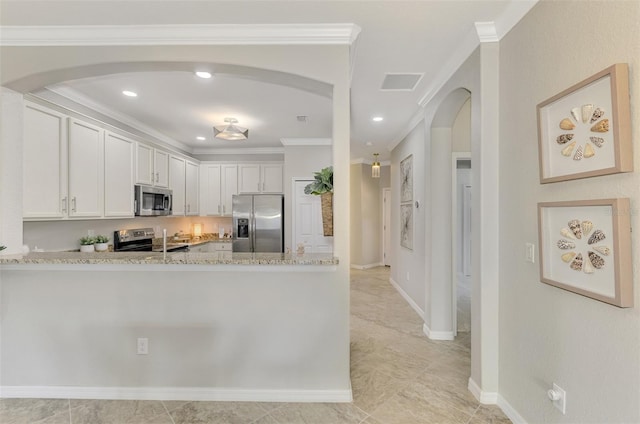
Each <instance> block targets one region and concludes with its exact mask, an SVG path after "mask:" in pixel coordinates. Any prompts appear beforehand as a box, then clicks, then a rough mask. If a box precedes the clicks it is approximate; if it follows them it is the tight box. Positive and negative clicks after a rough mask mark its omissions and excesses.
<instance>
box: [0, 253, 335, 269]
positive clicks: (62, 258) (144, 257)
mask: <svg viewBox="0 0 640 424" xmlns="http://www.w3.org/2000/svg"><path fill="white" fill-rule="evenodd" d="M338 263H339V261H338V258H336V257H334V256H332V255H330V254H324V253H315V254H314V253H309V254H305V255H296V254H286V253H232V252H207V253H194V252H169V253H167V255H166V259H163V253H162V252H93V253H81V252H33V253H29V254H27V255H5V256H0V266H2V265H19V264H49V265H55V264H60V265H63V264H66V265H93V264H98V265H109V264H113V265H134V264H146V265H150V264H151V265H153V264H164V265H337V264H338Z"/></svg>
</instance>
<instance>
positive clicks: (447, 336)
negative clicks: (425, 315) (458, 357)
mask: <svg viewBox="0 0 640 424" xmlns="http://www.w3.org/2000/svg"><path fill="white" fill-rule="evenodd" d="M422 331H423V332H424V334H426V335H427V337H429V338H430V339H431V340H453V339H455V337H456V335H455V334H453V331H433V330H432V329H430V328H429V326H428V325H427V323H426V322H425V323H424V324H423V325H422Z"/></svg>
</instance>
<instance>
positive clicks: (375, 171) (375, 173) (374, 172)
mask: <svg viewBox="0 0 640 424" xmlns="http://www.w3.org/2000/svg"><path fill="white" fill-rule="evenodd" d="M373 156H374V159H373V163H372V164H371V178H380V162H379V161H378V156H379V153H374V154H373Z"/></svg>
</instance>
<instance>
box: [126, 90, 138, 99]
mask: <svg viewBox="0 0 640 424" xmlns="http://www.w3.org/2000/svg"><path fill="white" fill-rule="evenodd" d="M122 94H124V95H125V96H127V97H138V93H134V92H133V91H129V90H124V91H123V92H122Z"/></svg>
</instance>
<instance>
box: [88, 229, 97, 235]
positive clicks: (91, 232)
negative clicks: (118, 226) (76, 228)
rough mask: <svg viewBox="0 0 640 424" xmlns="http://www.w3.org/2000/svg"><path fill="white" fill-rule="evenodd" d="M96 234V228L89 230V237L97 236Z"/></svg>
mask: <svg viewBox="0 0 640 424" xmlns="http://www.w3.org/2000/svg"><path fill="white" fill-rule="evenodd" d="M95 235H96V232H95V230H87V236H89V237H93V236H95Z"/></svg>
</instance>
